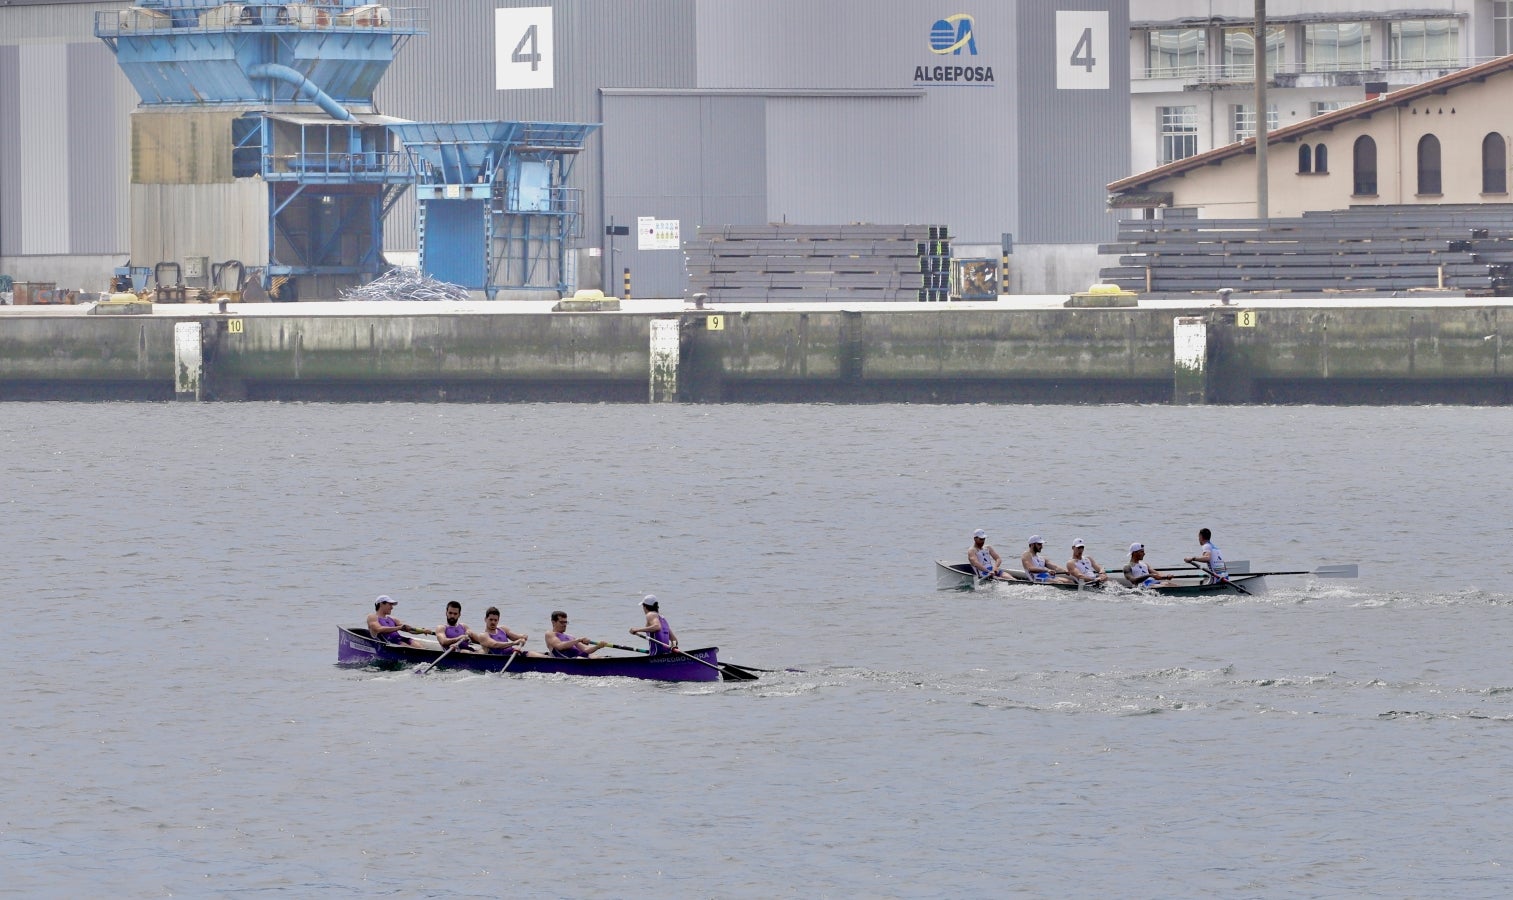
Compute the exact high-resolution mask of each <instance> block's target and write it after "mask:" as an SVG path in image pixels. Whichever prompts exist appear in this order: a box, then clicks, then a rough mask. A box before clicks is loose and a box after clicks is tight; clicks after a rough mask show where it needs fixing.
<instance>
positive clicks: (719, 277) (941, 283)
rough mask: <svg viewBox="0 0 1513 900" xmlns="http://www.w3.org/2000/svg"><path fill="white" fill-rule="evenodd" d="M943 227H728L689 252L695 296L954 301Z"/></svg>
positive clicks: (690, 245) (705, 233) (704, 231)
mask: <svg viewBox="0 0 1513 900" xmlns="http://www.w3.org/2000/svg"><path fill="white" fill-rule="evenodd" d="M949 238H950V231H949V229H948V228H947V227H946V226H944V225H788V224H772V225H726V226H722V227H717V228H701V229H699V238H698V240H694V241H689V242H687V243H686V244H685V245H684V250H685V252H686V253H687V258H688V275H689V285H690V286H689V290H690V291H691V292H694V293H705V294H708V295H709V299H710V301H711V302H714V303H769V302H786V301H807V300H834V301H853V302H875V301H893V300H945V299H946V298H947V297H949V296H950V279H951V245H950V239H949Z"/></svg>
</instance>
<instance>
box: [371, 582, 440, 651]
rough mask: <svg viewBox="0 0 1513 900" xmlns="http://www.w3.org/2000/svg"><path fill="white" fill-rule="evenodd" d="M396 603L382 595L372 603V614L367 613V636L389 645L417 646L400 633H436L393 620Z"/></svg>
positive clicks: (386, 595) (387, 596)
mask: <svg viewBox="0 0 1513 900" xmlns="http://www.w3.org/2000/svg"><path fill="white" fill-rule="evenodd" d="M396 602H397V601H394V600H390V599H389V595H388V594H384V595H383V596H381V597H379V598H378V599H377V600H375V601H373V612H370V613H368V634H371V635H373V636H374V637H375V638H378V639H379V640H381V641H384V642H385V643H389V644H408V645H411V646H418V644H417V643H416V642H415V641H413V640H411V639H409V638H407V637H405V636H404V634H402V632H406V631H408V632H409V633H410V634H435V633H436V632H434V631H430V630H429V629H425V628H416V627H415V626H413V625H406V624H405V623H404V622H401V621H399V620H398V619H396V618H394V615H393V613H394V606H395V604H396Z"/></svg>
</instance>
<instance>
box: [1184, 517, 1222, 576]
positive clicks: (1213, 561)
mask: <svg viewBox="0 0 1513 900" xmlns="http://www.w3.org/2000/svg"><path fill="white" fill-rule="evenodd" d="M1213 537H1214V534H1213V532H1212V531H1209V530H1208V529H1207V528H1199V529H1198V545H1199V546H1200V547H1202V548H1203V552H1202V553H1199V554H1198V555H1197V556H1185V557H1183V558H1182V561H1183V562H1185V563H1188V564H1191V565H1196V566H1198V568H1200V569H1202V570H1203V571H1204V572H1206V573H1207V577H1205V578H1204V579H1203V583H1204V584H1217V583H1219V582H1221V581H1228V580H1229V567H1228V566H1226V565H1224V554H1222V553H1220V552H1219V548H1218V547H1215V546H1214V541H1213Z"/></svg>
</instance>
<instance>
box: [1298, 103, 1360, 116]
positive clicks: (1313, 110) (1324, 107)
mask: <svg viewBox="0 0 1513 900" xmlns="http://www.w3.org/2000/svg"><path fill="white" fill-rule="evenodd" d="M1349 105H1350V101H1348V100H1314V101H1312V102H1311V103H1309V104H1308V116H1309V117H1310V118H1312V117H1313V116H1322V115H1323V114H1324V113H1327V112H1334V111H1335V110H1337V109H1344V108H1345V107H1347V106H1349Z"/></svg>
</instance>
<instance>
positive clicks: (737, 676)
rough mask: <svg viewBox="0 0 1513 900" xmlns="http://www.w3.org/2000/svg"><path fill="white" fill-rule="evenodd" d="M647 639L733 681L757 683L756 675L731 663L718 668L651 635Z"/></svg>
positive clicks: (722, 664)
mask: <svg viewBox="0 0 1513 900" xmlns="http://www.w3.org/2000/svg"><path fill="white" fill-rule="evenodd" d="M646 639H647V640H648V641H651V642H652V643H653V644H656V645H657V646H658V647H666V648H667V649H668V650H671V651H672V652H674V653H678V654H681V655H683V656H686V657H688V658H689V659H691V660H693V661H694V662H696V663H698V664H699V665H701V666H708V667H709V668H711V669H714V670H715V671H716V672H719V673H720V674H721V675H724V676H725V677H727V678H729V679H730V680H731V681H756V680H757V676H756V675H753V674H751V673H750V672H746V671H743V670H741V669H738V668H736V667H735V666H732V665H730V664H729V663H721V664H720V665H718V666H717V665H715V664H714V663H711V662H705V661H704V660H702V659H699V658H698V657H697V656H694V655H693V654H692V653H685V652H683V651H682V650H679V649H678V648H677V647H673V646H670V645H668V644H664V643H662V642H661V641H659V640H657V639H656V638H654V637H652V636H651V635H649V634H648V635H647V636H646Z"/></svg>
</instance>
